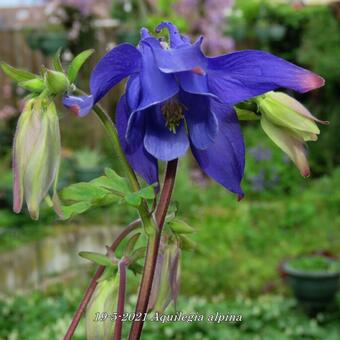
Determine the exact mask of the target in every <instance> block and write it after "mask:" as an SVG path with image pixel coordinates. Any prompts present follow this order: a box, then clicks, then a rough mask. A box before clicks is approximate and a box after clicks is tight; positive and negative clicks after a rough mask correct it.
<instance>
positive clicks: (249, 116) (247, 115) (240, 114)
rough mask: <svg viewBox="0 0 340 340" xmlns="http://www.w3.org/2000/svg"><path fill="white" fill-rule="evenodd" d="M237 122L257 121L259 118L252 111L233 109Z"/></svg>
mask: <svg viewBox="0 0 340 340" xmlns="http://www.w3.org/2000/svg"><path fill="white" fill-rule="evenodd" d="M235 111H236V114H237V118H238V120H259V119H260V116H259V115H257V114H256V113H255V112H253V111H249V110H244V109H240V108H238V107H236V108H235Z"/></svg>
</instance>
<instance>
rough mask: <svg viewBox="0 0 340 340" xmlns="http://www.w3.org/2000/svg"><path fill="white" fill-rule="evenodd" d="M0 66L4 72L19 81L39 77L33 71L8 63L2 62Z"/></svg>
mask: <svg viewBox="0 0 340 340" xmlns="http://www.w3.org/2000/svg"><path fill="white" fill-rule="evenodd" d="M0 66H1V68H2V70H3V71H4V73H6V74H7V75H8V76H9V77H10V78H11V79H12V80H14V81H16V82H18V83H20V82H22V81H26V80H31V79H35V78H37V76H36V75H35V74H33V73H31V72H28V71H25V70H21V69H18V68H15V67H12V66H11V65H8V64H6V63H1V64H0Z"/></svg>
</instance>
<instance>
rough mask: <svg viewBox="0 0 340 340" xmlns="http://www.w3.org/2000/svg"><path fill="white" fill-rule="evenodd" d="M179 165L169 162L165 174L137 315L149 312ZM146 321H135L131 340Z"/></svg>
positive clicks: (138, 337) (136, 339)
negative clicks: (158, 259)
mask: <svg viewBox="0 0 340 340" xmlns="http://www.w3.org/2000/svg"><path fill="white" fill-rule="evenodd" d="M177 164H178V160H177V159H175V160H172V161H170V162H168V164H167V169H166V173H165V179H164V184H163V188H162V192H161V196H160V200H159V203H158V206H157V209H156V214H155V218H156V222H157V226H158V229H157V232H156V233H155V234H152V235H151V236H150V237H149V239H148V246H147V253H146V258H145V264H144V272H143V276H142V281H141V285H140V289H139V294H138V300H137V304H136V309H135V315H137V313H138V314H139V313H141V315H144V313H146V312H147V308H148V304H149V299H150V295H151V288H152V282H153V278H154V273H155V268H156V263H157V256H158V252H159V245H160V240H161V234H162V230H163V225H164V221H165V217H166V214H167V211H168V207H169V204H170V200H171V195H172V191H173V188H174V185H175V179H176V172H177ZM143 325H144V321H143V318H142V319H140V320H134V322H133V324H132V326H131V330H130V334H129V340H138V339H140V336H141V333H142V329H143Z"/></svg>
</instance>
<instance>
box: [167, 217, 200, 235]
mask: <svg viewBox="0 0 340 340" xmlns="http://www.w3.org/2000/svg"><path fill="white" fill-rule="evenodd" d="M169 227H170V228H171V230H172V231H173V232H174V233H175V234H192V233H194V232H195V229H194V228H193V227H191V226H190V225H189V224H187V223H186V222H184V221H182V220H180V219H178V218H174V219H173V220H172V221H171V222H169Z"/></svg>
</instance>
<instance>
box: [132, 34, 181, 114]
mask: <svg viewBox="0 0 340 340" xmlns="http://www.w3.org/2000/svg"><path fill="white" fill-rule="evenodd" d="M149 39H150V38H149ZM149 39H146V40H149ZM146 40H143V41H142V42H141V43H140V50H141V52H142V56H143V58H142V59H143V62H142V70H141V73H140V85H141V92H142V98H141V103H140V104H139V106H138V108H137V109H136V110H138V111H141V110H143V109H146V108H147V107H149V106H152V105H155V104H158V103H161V102H163V101H165V100H167V99H169V98H171V97H173V96H174V95H175V94H176V93H177V92H178V90H179V87H178V85H177V82H176V79H175V78H174V76H172V75H170V74H164V73H163V72H161V71H160V70H159V69H158V67H157V64H156V61H155V57H154V55H153V53H152V49H151V47H150V46H149V45H148V44H146V43H145V41H146Z"/></svg>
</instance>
